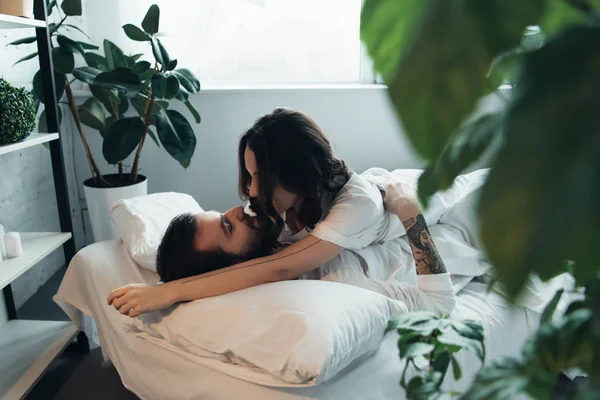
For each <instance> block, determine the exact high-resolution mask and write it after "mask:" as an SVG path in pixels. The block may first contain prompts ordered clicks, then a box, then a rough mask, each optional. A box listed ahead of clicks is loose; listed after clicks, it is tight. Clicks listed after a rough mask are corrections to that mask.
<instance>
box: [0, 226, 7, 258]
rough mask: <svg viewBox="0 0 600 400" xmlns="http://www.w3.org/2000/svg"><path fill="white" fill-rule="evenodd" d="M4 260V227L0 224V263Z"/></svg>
mask: <svg viewBox="0 0 600 400" xmlns="http://www.w3.org/2000/svg"><path fill="white" fill-rule="evenodd" d="M5 258H6V247H5V246H4V226H2V224H0V261H2V260H3V259H5Z"/></svg>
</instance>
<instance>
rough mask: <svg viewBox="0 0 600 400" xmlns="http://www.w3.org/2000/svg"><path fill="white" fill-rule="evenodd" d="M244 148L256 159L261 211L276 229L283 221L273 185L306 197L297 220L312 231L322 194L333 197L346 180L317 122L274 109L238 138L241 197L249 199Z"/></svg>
mask: <svg viewBox="0 0 600 400" xmlns="http://www.w3.org/2000/svg"><path fill="white" fill-rule="evenodd" d="M246 146H248V147H249V148H250V149H251V150H252V151H253V152H254V156H255V157H256V163H257V170H258V190H259V196H258V201H259V203H260V205H261V207H262V211H263V212H265V213H266V214H267V215H268V216H269V217H271V219H272V220H273V221H276V223H277V224H278V225H279V226H280V227H281V226H283V221H281V218H280V217H279V215H277V212H276V211H275V208H274V207H273V189H274V188H275V185H276V184H277V183H279V184H280V185H281V186H282V187H283V188H284V189H285V190H287V191H288V192H290V193H294V194H296V195H299V196H301V197H302V198H303V199H304V201H303V204H302V209H301V210H299V219H300V221H301V222H302V223H303V224H304V225H305V226H308V227H309V228H313V227H314V226H315V225H316V224H317V222H319V221H320V220H321V217H322V214H323V208H322V203H321V201H322V199H323V196H324V195H325V194H326V192H329V193H333V194H336V193H337V192H338V191H339V190H340V189H341V188H342V187H343V186H344V184H345V183H346V182H347V181H348V179H349V177H350V172H349V170H348V167H347V166H346V164H345V163H344V161H342V160H340V159H338V158H336V157H335V156H334V155H333V150H332V149H331V143H330V142H329V140H328V139H327V137H326V136H325V134H324V133H323V131H322V130H321V128H319V126H318V125H317V123H316V122H315V121H313V120H312V119H311V118H310V117H309V116H308V115H306V114H304V113H302V112H300V111H296V110H291V109H286V108H277V109H275V110H274V111H273V112H272V113H270V114H267V115H265V116H263V117H261V118H259V119H258V120H257V121H256V122H255V123H254V125H253V126H252V127H251V128H250V129H248V131H247V132H246V133H244V134H243V135H242V137H241V139H240V145H239V149H238V158H239V174H240V175H239V192H240V196H241V197H242V199H248V198H249V192H250V183H251V177H250V174H249V173H248V171H247V170H246V161H245V157H244V153H245V150H246Z"/></svg>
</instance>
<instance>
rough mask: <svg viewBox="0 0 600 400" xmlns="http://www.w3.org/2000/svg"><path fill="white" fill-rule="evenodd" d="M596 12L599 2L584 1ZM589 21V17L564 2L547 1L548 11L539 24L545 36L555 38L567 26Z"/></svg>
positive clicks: (556, 0) (560, 0)
mask: <svg viewBox="0 0 600 400" xmlns="http://www.w3.org/2000/svg"><path fill="white" fill-rule="evenodd" d="M586 3H588V4H591V5H592V6H593V8H595V9H596V10H597V9H598V8H599V7H600V0H586ZM586 19H587V20H588V21H589V20H590V19H591V16H590V15H585V14H584V13H582V12H581V11H580V10H578V9H576V8H575V7H573V6H572V5H571V4H569V3H568V2H567V1H564V0H549V1H548V11H547V12H546V14H545V15H544V18H542V20H541V21H540V23H539V26H540V28H541V29H542V32H544V33H545V34H546V35H547V36H555V35H556V34H557V33H559V32H560V31H562V30H563V29H565V28H566V27H568V26H572V25H574V24H579V23H582V22H585V20H586Z"/></svg>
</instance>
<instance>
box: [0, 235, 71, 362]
mask: <svg viewBox="0 0 600 400" xmlns="http://www.w3.org/2000/svg"><path fill="white" fill-rule="evenodd" d="M70 238H71V234H70V233H46V232H44V233H42V232H39V233H38V232H36V233H33V232H29V233H21V240H22V241H23V255H22V256H21V257H18V258H10V259H8V260H4V261H3V262H2V264H0V289H4V288H5V287H6V286H7V285H10V283H11V282H12V281H14V280H15V279H17V278H18V277H20V276H21V275H23V274H24V273H25V272H26V271H27V270H29V269H30V268H32V267H33V266H35V265H36V264H37V263H38V262H40V261H41V260H43V259H44V258H45V257H46V256H47V255H48V254H50V253H52V252H53V251H54V250H56V249H58V248H59V247H60V246H61V245H62V244H63V243H65V242H66V241H67V240H69V239H70ZM0 359H1V358H0Z"/></svg>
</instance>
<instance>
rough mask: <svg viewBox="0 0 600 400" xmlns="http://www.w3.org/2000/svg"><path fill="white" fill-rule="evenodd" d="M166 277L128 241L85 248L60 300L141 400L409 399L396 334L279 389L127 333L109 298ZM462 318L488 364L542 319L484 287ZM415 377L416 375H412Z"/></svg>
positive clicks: (476, 286) (467, 375)
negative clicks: (336, 367)
mask: <svg viewBox="0 0 600 400" xmlns="http://www.w3.org/2000/svg"><path fill="white" fill-rule="evenodd" d="M157 281H158V276H157V275H156V274H155V273H153V272H151V271H149V270H146V269H144V268H141V267H139V266H137V265H136V264H135V263H134V262H133V260H132V259H131V257H130V256H129V254H128V253H127V251H126V250H125V248H124V247H123V244H122V242H120V241H107V242H100V243H96V244H93V245H91V246H88V247H86V248H84V249H82V250H81V251H80V252H79V253H78V254H77V255H76V256H75V257H74V258H73V260H72V262H71V264H70V266H69V268H68V269H67V273H66V275H65V277H64V279H63V281H62V283H61V286H60V288H59V290H58V293H57V294H56V296H55V297H54V300H55V301H56V302H57V303H58V304H59V305H60V306H61V307H62V308H63V309H64V310H65V312H66V313H67V314H68V315H69V317H70V318H71V319H72V320H73V321H74V322H75V323H76V324H77V325H78V326H79V327H80V329H82V330H84V331H85V332H86V333H87V334H88V336H89V337H90V338H92V339H93V340H95V341H97V342H98V343H99V344H100V345H101V346H102V351H103V353H104V355H105V358H106V359H109V360H110V361H112V363H113V364H114V366H115V368H116V369H117V371H118V373H119V375H120V377H121V380H122V382H123V385H124V386H125V387H127V388H128V389H129V390H131V391H132V392H133V393H135V394H136V395H137V396H139V397H140V398H141V399H145V400H146V399H147V400H150V399H156V400H159V399H160V400H170V399H173V400H183V399H198V400H199V399H202V400H210V399H238V398H244V399H249V400H254V399H256V400H258V399H260V400H299V399H327V400H342V399H373V400H378V399H382V400H383V399H402V398H405V396H404V393H403V390H402V388H401V387H400V386H399V384H398V382H399V380H400V376H401V373H402V368H403V362H402V361H401V360H400V359H399V357H398V351H397V348H396V340H397V337H394V336H393V335H390V336H389V337H388V338H387V339H386V340H385V341H384V342H383V343H382V345H381V346H380V347H379V349H378V350H377V352H376V353H375V354H373V355H369V357H364V358H363V359H361V360H357V361H356V362H354V363H353V364H352V365H350V366H349V367H348V368H347V369H346V370H344V371H342V372H341V373H340V374H338V375H337V376H336V377H335V378H333V379H332V380H330V381H327V382H325V383H322V384H319V385H317V386H310V387H291V388H276V387H267V386H261V385H257V384H254V383H250V382H246V381H243V380H240V379H237V378H235V377H234V376H235V372H236V368H241V367H239V366H232V365H230V364H225V363H222V362H220V361H218V360H214V359H208V358H203V357H198V356H195V355H192V354H189V353H186V352H184V351H182V350H180V349H178V348H176V347H174V346H171V345H170V344H169V343H166V342H161V341H156V340H155V341H149V340H144V339H141V338H137V337H136V336H134V335H133V334H130V333H127V332H126V331H125V329H124V318H128V317H124V316H122V315H121V314H119V313H118V312H117V311H115V310H114V309H113V308H112V307H110V306H108V304H107V303H106V297H107V296H108V294H109V292H110V291H111V290H112V289H114V288H117V287H120V286H122V285H125V284H128V283H136V282H147V283H156V282H157ZM457 297H458V299H457V305H456V310H455V312H454V313H453V317H454V318H460V319H464V318H468V319H477V320H479V321H481V322H482V323H483V325H484V329H485V336H486V339H485V340H486V351H487V359H486V361H488V362H489V361H490V360H493V359H497V358H498V357H501V356H507V355H508V356H516V355H518V354H519V353H520V349H521V346H522V344H523V342H524V340H525V339H526V337H527V336H528V335H529V334H530V333H531V332H533V330H534V329H535V327H536V326H537V324H538V321H539V314H538V313H536V312H533V311H531V310H527V309H523V308H515V307H511V306H509V305H507V303H506V301H505V300H504V298H503V297H502V296H500V295H499V294H497V293H487V292H486V286H485V284H483V283H479V282H471V283H469V284H468V285H467V286H466V287H465V288H464V289H463V290H461V291H460V293H459V294H458V296H457ZM458 359H459V362H460V364H461V367H462V370H463V378H462V379H461V380H460V381H459V382H454V381H453V379H452V374H448V375H447V378H449V379H446V381H445V383H444V386H445V387H447V388H448V389H452V390H457V391H464V390H465V389H466V388H467V387H468V386H469V384H470V382H471V381H472V379H473V377H474V376H475V374H476V372H477V371H478V370H479V368H480V363H479V362H478V361H477V359H476V358H475V356H474V355H472V354H470V353H467V352H460V353H458ZM413 374H415V371H411V372H410V374H409V375H413Z"/></svg>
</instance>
